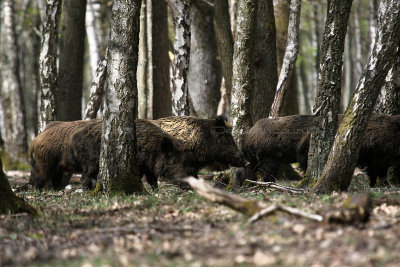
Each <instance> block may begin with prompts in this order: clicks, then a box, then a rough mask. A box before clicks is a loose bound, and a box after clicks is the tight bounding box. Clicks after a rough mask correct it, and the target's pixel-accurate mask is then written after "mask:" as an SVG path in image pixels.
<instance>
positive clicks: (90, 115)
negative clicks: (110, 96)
mask: <svg viewBox="0 0 400 267" xmlns="http://www.w3.org/2000/svg"><path fill="white" fill-rule="evenodd" d="M106 77H107V60H103V61H101V62H99V64H98V66H97V70H96V73H95V76H94V78H93V81H92V85H91V87H90V95H89V99H88V103H87V106H86V110H85V116H84V119H85V120H90V119H95V118H96V117H97V112H98V111H99V109H100V106H101V100H102V98H103V92H104V85H105V82H106Z"/></svg>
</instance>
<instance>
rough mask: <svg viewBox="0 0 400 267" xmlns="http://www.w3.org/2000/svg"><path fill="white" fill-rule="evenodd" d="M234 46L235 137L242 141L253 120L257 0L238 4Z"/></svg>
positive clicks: (233, 115)
mask: <svg viewBox="0 0 400 267" xmlns="http://www.w3.org/2000/svg"><path fill="white" fill-rule="evenodd" d="M237 16H238V17H237V25H236V35H235V47H234V52H233V81H232V82H233V83H232V99H231V117H232V127H233V132H232V135H233V138H234V139H235V142H236V143H237V144H240V137H241V136H242V134H243V133H244V132H245V131H247V130H249V129H250V127H251V125H252V121H251V113H250V112H251V111H250V108H251V106H250V98H251V90H252V88H253V84H254V61H253V60H254V48H253V47H254V40H255V38H254V37H255V31H256V19H257V0H243V1H239V3H238V13H237Z"/></svg>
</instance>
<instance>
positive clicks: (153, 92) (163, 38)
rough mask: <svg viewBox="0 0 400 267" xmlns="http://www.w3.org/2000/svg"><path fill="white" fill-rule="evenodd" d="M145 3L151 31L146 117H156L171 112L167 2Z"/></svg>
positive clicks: (149, 0)
mask: <svg viewBox="0 0 400 267" xmlns="http://www.w3.org/2000/svg"><path fill="white" fill-rule="evenodd" d="M147 3H148V5H147V8H148V9H147V14H148V15H147V21H148V23H147V27H148V30H150V31H151V34H148V39H147V40H148V48H149V49H148V54H149V57H148V59H149V64H148V67H149V74H150V75H149V76H150V77H149V82H150V86H149V92H150V97H151V101H150V108H151V109H150V114H149V116H148V118H149V119H151V118H152V119H158V118H162V117H167V116H171V114H172V102H171V99H172V96H171V90H170V86H169V85H170V83H169V63H170V60H169V57H168V13H167V12H168V10H167V4H166V3H165V2H164V1H162V0H147ZM150 7H151V9H149V8H150ZM150 14H151V16H150Z"/></svg>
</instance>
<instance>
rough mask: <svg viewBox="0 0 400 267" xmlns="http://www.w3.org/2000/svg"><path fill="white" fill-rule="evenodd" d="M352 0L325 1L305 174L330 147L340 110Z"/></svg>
mask: <svg viewBox="0 0 400 267" xmlns="http://www.w3.org/2000/svg"><path fill="white" fill-rule="evenodd" d="M351 3H352V0H346V1H342V0H330V1H328V10H327V19H326V24H325V32H324V37H323V41H322V46H321V60H320V73H319V80H318V91H317V97H316V99H315V106H314V108H313V111H314V113H316V112H317V111H318V112H317V115H316V116H315V118H314V123H313V127H312V134H311V139H310V149H309V152H308V168H307V178H308V179H310V181H314V180H316V179H318V177H319V176H320V175H321V173H322V170H323V169H324V166H325V163H326V160H327V158H328V155H329V151H330V149H331V146H332V143H333V140H334V137H335V132H336V127H337V121H338V117H337V115H338V114H339V111H340V96H341V85H342V84H341V76H342V66H343V51H344V42H345V37H346V31H347V24H348V21H349V15H350V10H351Z"/></svg>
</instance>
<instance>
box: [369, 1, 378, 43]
mask: <svg viewBox="0 0 400 267" xmlns="http://www.w3.org/2000/svg"><path fill="white" fill-rule="evenodd" d="M368 7H369V16H368V18H369V35H370V40H371V44H370V48H371V50H372V49H373V48H374V44H375V40H376V28H377V26H376V24H377V22H378V0H369V5H368Z"/></svg>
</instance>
